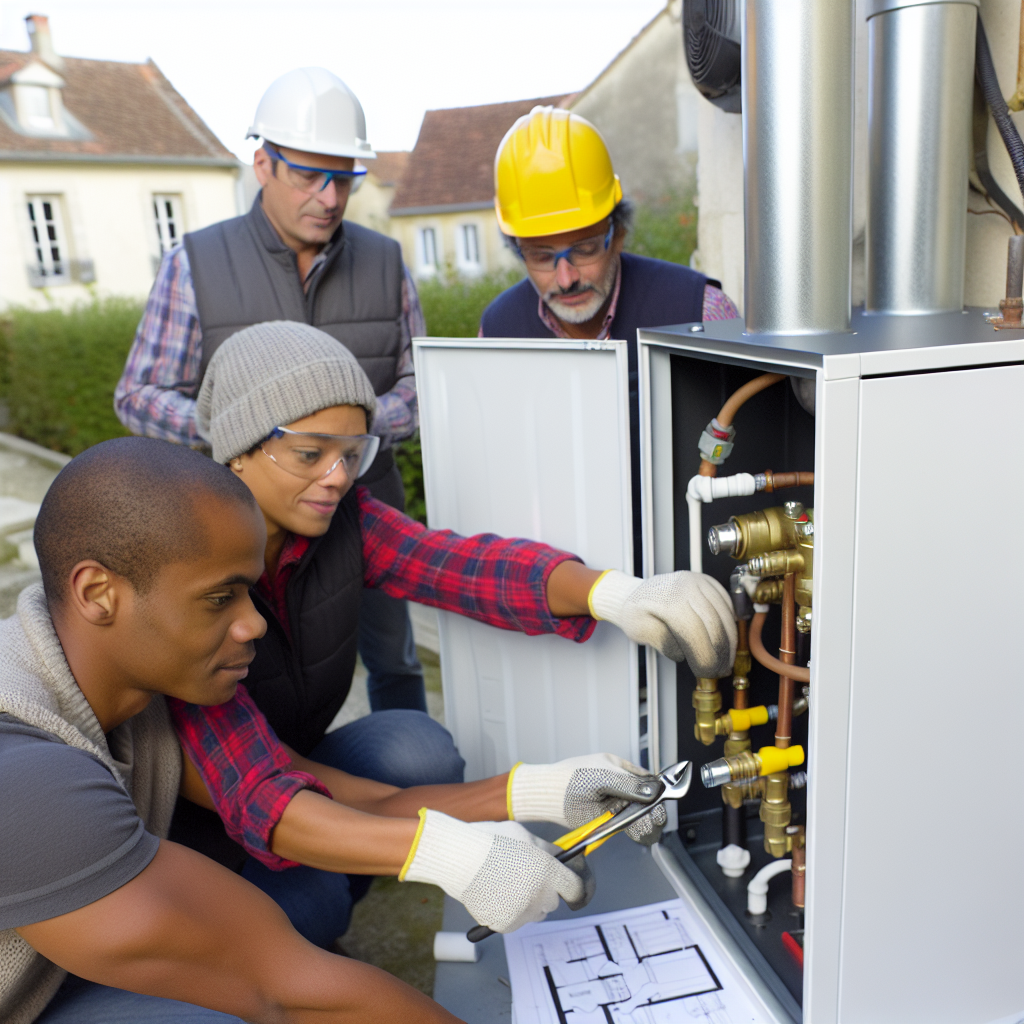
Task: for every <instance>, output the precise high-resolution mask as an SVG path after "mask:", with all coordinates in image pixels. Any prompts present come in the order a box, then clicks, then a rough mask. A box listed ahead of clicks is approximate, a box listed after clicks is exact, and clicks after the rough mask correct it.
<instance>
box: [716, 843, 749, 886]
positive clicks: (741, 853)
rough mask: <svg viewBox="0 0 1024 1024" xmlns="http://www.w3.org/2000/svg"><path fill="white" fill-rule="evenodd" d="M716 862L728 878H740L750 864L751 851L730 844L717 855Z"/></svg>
mask: <svg viewBox="0 0 1024 1024" xmlns="http://www.w3.org/2000/svg"><path fill="white" fill-rule="evenodd" d="M715 860H717V861H718V866H719V867H720V868H721V869H722V874H723V875H725V877H726V878H739V877H741V876H742V874H743V872H744V871H746V870H747V866H748V865H749V864H750V851H749V850H745V849H744V848H743V847H742V846H737V845H736V844H735V843H730V844H729V845H728V846H723V847H722V849H720V850H719V851H718V853H716V854H715Z"/></svg>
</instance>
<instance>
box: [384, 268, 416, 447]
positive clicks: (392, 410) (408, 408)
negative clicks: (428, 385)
mask: <svg viewBox="0 0 1024 1024" xmlns="http://www.w3.org/2000/svg"><path fill="white" fill-rule="evenodd" d="M402 271H403V274H404V277H403V279H402V352H401V355H400V356H399V359H398V373H397V377H398V380H397V381H396V382H395V386H394V387H393V388H392V389H391V390H390V391H388V392H385V394H383V395H378V396H377V414H376V415H375V416H374V417H373V427H372V428H371V431H372V433H374V434H376V435H377V436H378V437H379V438H380V440H381V444H382V445H383V446H384V447H385V448H386V447H388V446H390V445H392V444H395V443H397V442H398V441H404V440H405V439H406V438H407V437H411V436H412V435H413V434H414V433H415V432H416V428H417V427H418V426H419V425H420V419H419V417H420V413H419V400H418V398H417V396H416V376H415V370H414V369H413V365H412V339H413V338H422V337H423V336H424V335H425V334H426V333H427V325H426V323H425V321H424V319H423V307H422V306H421V305H420V297H419V293H418V292H417V291H416V282H415V281H413V279H412V274H410V273H409V268H408V267H406V266H404V265H403V267H402Z"/></svg>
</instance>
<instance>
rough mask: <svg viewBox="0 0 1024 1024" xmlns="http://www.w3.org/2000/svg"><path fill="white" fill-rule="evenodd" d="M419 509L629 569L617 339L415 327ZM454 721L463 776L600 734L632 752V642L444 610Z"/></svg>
mask: <svg viewBox="0 0 1024 1024" xmlns="http://www.w3.org/2000/svg"><path fill="white" fill-rule="evenodd" d="M413 348H414V357H415V362H416V380H417V388H418V391H419V401H420V430H421V438H422V445H423V470H424V478H425V483H426V492H427V518H428V521H429V523H430V526H431V527H433V528H435V529H450V530H454V531H456V532H457V533H461V534H467V535H472V534H477V533H496V534H498V535H500V536H503V537H527V538H529V539H531V540H539V541H544V542H545V543H547V544H551V545H553V546H555V547H558V548H563V549H565V550H568V551H572V552H574V553H575V554H577V555H579V556H580V557H581V558H582V559H583V560H584V562H586V563H587V565H591V566H594V567H599V568H603V569H604V568H616V569H622V570H623V571H625V572H631V571H632V553H631V552H632V516H631V510H630V488H629V444H628V437H629V418H628V393H627V379H628V378H627V366H626V346H625V343H624V342H572V341H504V340H493V339H488V340H487V341H482V340H481V341H476V340H473V341H466V340H447V339H440V338H417V339H415V341H414V344H413ZM439 620H440V621H439V632H440V640H441V668H442V673H443V677H444V699H445V715H446V718H447V723H448V728H449V729H450V730H451V731H452V734H453V735H454V737H455V742H456V744H457V745H458V748H459V750H460V751H461V753H462V756H463V757H464V758H465V759H466V765H467V767H466V778H467V779H479V778H485V777H487V776H489V775H494V774H497V773H499V772H503V771H506V770H508V769H509V768H510V767H511V766H512V765H513V764H515V763H516V762H517V761H527V762H534V763H537V762H540V763H543V762H549V761H555V760H558V759H560V758H564V757H571V756H573V755H577V754H585V753H592V752H594V751H598V750H603V751H609V752H611V753H615V754H619V755H620V756H622V757H627V758H629V759H630V760H632V761H635V762H638V763H639V762H640V759H641V749H642V747H643V746H645V744H646V739H645V738H644V737H641V717H642V715H643V714H644V709H643V708H642V707H641V705H640V700H639V687H638V671H637V649H636V646H635V645H634V644H631V643H630V642H629V641H628V640H627V639H626V638H625V636H624V635H623V634H622V633H621V632H620V631H619V630H618V629H616V628H615V627H613V626H611V625H609V624H608V623H598V626H597V630H596V632H595V634H594V636H593V637H592V638H591V639H590V640H589V641H587V642H586V643H585V644H576V643H572V642H571V641H568V640H564V639H562V638H561V637H558V636H536V637H529V636H525V635H523V634H521V633H516V632H510V631H507V630H502V629H496V628H494V627H492V626H486V625H483V624H481V623H478V622H474V621H472V620H470V619H467V618H464V617H462V616H460V615H456V614H453V613H449V612H441V613H439Z"/></svg>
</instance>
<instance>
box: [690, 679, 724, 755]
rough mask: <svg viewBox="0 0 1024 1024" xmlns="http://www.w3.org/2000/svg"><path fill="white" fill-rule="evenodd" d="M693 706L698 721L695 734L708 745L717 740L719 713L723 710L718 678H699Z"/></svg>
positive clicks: (694, 730) (694, 726) (694, 725)
mask: <svg viewBox="0 0 1024 1024" xmlns="http://www.w3.org/2000/svg"><path fill="white" fill-rule="evenodd" d="M693 707H694V710H695V711H696V721H695V722H694V724H693V735H694V736H695V737H696V738H697V739H698V740H700V741H701V743H703V744H704V746H706V747H710V746H711V744H712V743H714V742H715V735H716V726H717V719H718V713H719V712H720V711H721V710H722V695H721V693H719V692H718V680H717V679H704V678H699V679H698V680H697V688H696V689H695V690H694V691H693Z"/></svg>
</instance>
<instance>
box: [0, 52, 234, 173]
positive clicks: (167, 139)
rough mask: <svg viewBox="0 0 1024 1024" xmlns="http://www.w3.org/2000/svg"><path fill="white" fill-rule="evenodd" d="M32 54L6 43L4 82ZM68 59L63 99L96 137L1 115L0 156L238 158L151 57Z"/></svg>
mask: <svg viewBox="0 0 1024 1024" xmlns="http://www.w3.org/2000/svg"><path fill="white" fill-rule="evenodd" d="M33 59H35V55H34V54H31V53H23V52H20V51H11V50H0V83H2V82H4V81H6V80H7V79H8V78H10V76H11V75H12V74H14V72H16V71H18V70H20V69H21V68H22V67H24V66H25V65H26V64H28V63H29V62H30V61H31V60H33ZM64 61H65V66H64V67H63V68H62V69H61V71H60V76H61V78H63V79H64V82H65V86H64V88H63V89H62V90H61V94H62V97H63V101H64V106H65V107H66V108H67V109H68V110H69V111H70V112H71V113H72V114H73V115H74V116H75V117H76V118H77V119H78V120H79V121H80V122H81V124H82V125H83V126H84V127H85V128H86V129H87V130H88V131H89V133H90V134H91V136H92V138H90V139H68V138H40V137H39V136H37V135H23V134H21V133H20V132H17V131H15V130H14V129H13V128H12V127H11V126H10V125H9V124H7V123H6V122H5V121H3V120H0V160H2V159H3V158H4V156H5V155H6V156H10V155H13V154H14V153H17V154H18V155H19V156H20V155H22V154H25V155H27V154H38V155H39V156H41V157H43V158H46V159H53V158H54V157H58V158H59V156H61V155H66V156H68V157H69V158H71V159H76V158H77V159H89V158H93V159H100V160H102V159H105V158H106V159H109V158H113V157H136V158H139V159H142V160H155V161H164V160H167V161H178V160H198V161H201V162H203V163H207V162H216V163H234V162H235V157H234V156H233V154H231V153H230V152H229V151H228V150H227V149H225V148H224V146H222V145H221V143H220V141H219V140H218V139H217V136H216V135H214V134H213V132H212V131H210V129H209V128H207V126H206V125H205V124H204V123H203V121H202V120H201V119H200V117H199V115H198V114H197V113H196V112H195V111H194V110H193V109H192V108H191V107H190V106H189V105H188V104H187V103H186V102H185V100H184V99H182V97H181V96H180V95H179V94H178V93H177V92H176V91H175V89H174V87H173V86H172V85H171V83H170V82H168V81H167V79H166V78H164V76H163V74H162V73H161V71H160V69H159V68H158V67H157V66H156V64H154V63H153V62H152V61H151V60H150V61H147V62H146V63H145V64H124V63H120V62H117V61H110V60H82V59H78V58H74V57H65V58H64Z"/></svg>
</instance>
